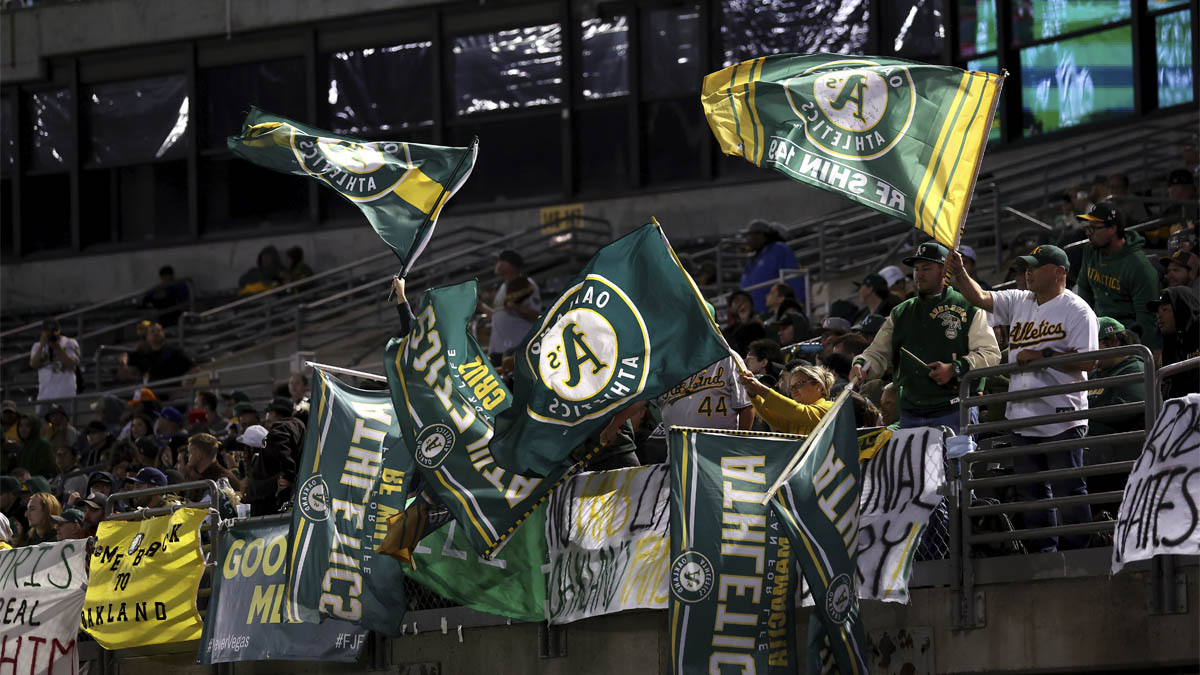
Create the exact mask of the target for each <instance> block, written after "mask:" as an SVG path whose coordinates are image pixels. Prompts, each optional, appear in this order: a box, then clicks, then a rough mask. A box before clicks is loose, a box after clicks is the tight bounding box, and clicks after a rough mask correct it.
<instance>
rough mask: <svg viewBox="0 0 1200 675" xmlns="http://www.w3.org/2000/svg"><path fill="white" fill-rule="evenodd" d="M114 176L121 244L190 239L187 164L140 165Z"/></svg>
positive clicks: (120, 170) (116, 212)
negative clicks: (116, 184)
mask: <svg viewBox="0 0 1200 675" xmlns="http://www.w3.org/2000/svg"><path fill="white" fill-rule="evenodd" d="M114 173H115V174H116V180H117V181H118V183H119V184H118V186H117V191H116V192H117V199H119V206H118V207H117V209H115V211H114V212H115V214H116V216H117V219H118V220H117V226H118V228H119V230H120V239H121V241H152V240H154V239H159V238H164V239H173V238H179V237H185V236H188V234H189V230H188V215H187V204H188V199H187V162H185V161H182V160H179V161H174V162H162V163H158V164H139V165H137V166H126V167H122V168H120V169H116V170H114Z"/></svg>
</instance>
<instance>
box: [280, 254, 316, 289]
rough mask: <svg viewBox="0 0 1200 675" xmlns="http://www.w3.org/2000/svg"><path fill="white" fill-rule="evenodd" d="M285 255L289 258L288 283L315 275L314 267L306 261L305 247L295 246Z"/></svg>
mask: <svg viewBox="0 0 1200 675" xmlns="http://www.w3.org/2000/svg"><path fill="white" fill-rule="evenodd" d="M283 255H284V258H286V259H287V270H286V279H287V283H292V282H293V281H300V280H301V279H307V278H309V277H311V276H312V275H313V271H312V268H311V267H309V266H308V263H306V262H304V249H302V248H300V247H299V246H293V247H291V248H289V249H288V250H287V251H285V252H284V254H283Z"/></svg>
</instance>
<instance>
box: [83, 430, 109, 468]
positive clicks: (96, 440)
mask: <svg viewBox="0 0 1200 675" xmlns="http://www.w3.org/2000/svg"><path fill="white" fill-rule="evenodd" d="M84 440H85V441H86V444H85V445H84V447H83V451H82V452H81V453H80V455H79V463H80V464H81V465H83V467H84V468H90V467H94V466H97V465H100V464H105V463H107V462H108V458H109V453H110V452H111V451H112V447H113V443H114V442H115V440H114V439H113V437H112V435H111V434H109V433H108V427H106V426H104V422H101V421H100V420H92V421H91V422H88V425H87V427H85V428H84Z"/></svg>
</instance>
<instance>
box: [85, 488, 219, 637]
mask: <svg viewBox="0 0 1200 675" xmlns="http://www.w3.org/2000/svg"><path fill="white" fill-rule="evenodd" d="M206 517H208V511H206V510H203V509H180V510H178V511H176V512H175V513H172V514H171V515H169V516H159V517H157V518H150V519H147V520H133V521H112V522H106V523H101V524H100V528H99V531H98V532H97V533H96V550H95V553H93V554H92V560H91V563H90V566H89V567H90V579H89V581H88V589H87V598H86V599H85V601H84V603H83V612H82V619H81V620H82V628H83V629H84V630H86V631H87V632H88V633H90V634H91V635H92V637H94V638H96V642H99V643H100V645H101V646H102V647H104V648H105V649H125V648H128V647H140V646H142V645H155V644H162V643H166V642H183V641H185V640H198V639H200V631H201V629H202V628H203V624H202V622H201V620H200V613H199V612H198V611H197V610H196V587H197V586H199V584H200V577H201V576H202V575H203V574H204V556H203V555H201V553H200V538H199V532H198V529H199V527H200V523H201V522H203V521H204V519H205V518H206Z"/></svg>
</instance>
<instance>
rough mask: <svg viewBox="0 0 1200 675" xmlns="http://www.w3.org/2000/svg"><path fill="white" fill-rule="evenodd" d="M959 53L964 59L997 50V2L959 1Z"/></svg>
mask: <svg viewBox="0 0 1200 675" xmlns="http://www.w3.org/2000/svg"><path fill="white" fill-rule="evenodd" d="M957 2H958V53H959V54H960V55H961V56H962V57H963V58H970V57H972V56H975V55H976V54H986V53H988V52H990V51H993V50H995V49H996V43H997V42H999V40H998V39H997V38H996V0H957Z"/></svg>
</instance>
